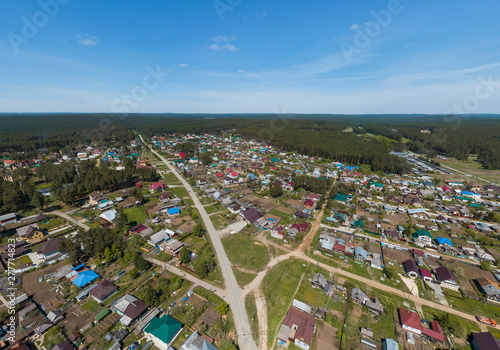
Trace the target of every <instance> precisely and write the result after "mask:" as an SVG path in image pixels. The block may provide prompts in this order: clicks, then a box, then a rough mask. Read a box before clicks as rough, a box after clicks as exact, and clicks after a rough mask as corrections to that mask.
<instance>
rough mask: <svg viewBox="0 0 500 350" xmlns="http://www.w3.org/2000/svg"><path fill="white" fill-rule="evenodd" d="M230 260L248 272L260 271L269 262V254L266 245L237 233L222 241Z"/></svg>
mask: <svg viewBox="0 0 500 350" xmlns="http://www.w3.org/2000/svg"><path fill="white" fill-rule="evenodd" d="M222 245H223V246H224V250H225V251H226V254H227V257H228V258H229V260H230V261H231V262H232V263H233V264H235V265H238V266H239V267H242V268H245V269H248V270H259V269H262V268H264V267H265V266H266V265H267V263H268V262H269V254H268V253H267V249H266V247H265V246H264V245H262V244H260V243H259V242H257V241H255V240H253V239H251V238H250V237H248V236H246V235H244V234H241V233H236V234H234V235H232V236H229V237H228V238H225V239H223V240H222Z"/></svg>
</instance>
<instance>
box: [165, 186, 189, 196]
mask: <svg viewBox="0 0 500 350" xmlns="http://www.w3.org/2000/svg"><path fill="white" fill-rule="evenodd" d="M170 190H171V191H172V192H173V193H174V194H175V195H176V196H177V197H179V198H184V197H189V193H188V191H187V190H186V189H185V188H184V187H172V188H170Z"/></svg>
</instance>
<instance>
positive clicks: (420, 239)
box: [413, 229, 433, 247]
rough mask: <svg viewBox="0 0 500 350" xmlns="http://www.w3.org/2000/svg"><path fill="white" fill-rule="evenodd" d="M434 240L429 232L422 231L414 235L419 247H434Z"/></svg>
mask: <svg viewBox="0 0 500 350" xmlns="http://www.w3.org/2000/svg"><path fill="white" fill-rule="evenodd" d="M432 240H433V237H432V235H431V234H430V232H429V231H426V230H422V229H420V230H417V231H415V232H414V233H413V241H414V242H415V244H416V245H418V246H421V247H425V246H432Z"/></svg>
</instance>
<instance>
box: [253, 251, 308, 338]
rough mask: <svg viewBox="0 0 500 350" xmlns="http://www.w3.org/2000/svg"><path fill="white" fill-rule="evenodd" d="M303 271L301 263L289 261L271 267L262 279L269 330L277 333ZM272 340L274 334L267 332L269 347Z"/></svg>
mask: <svg viewBox="0 0 500 350" xmlns="http://www.w3.org/2000/svg"><path fill="white" fill-rule="evenodd" d="M305 269H306V268H305V266H304V262H303V261H301V260H294V259H290V260H286V261H283V262H281V263H279V264H278V265H276V266H275V267H273V268H272V269H271V270H270V271H269V273H268V274H267V275H266V277H264V280H263V281H262V288H263V290H264V296H265V298H266V300H267V317H268V328H269V329H274V330H276V332H277V331H278V329H279V328H278V327H279V323H280V322H281V320H282V318H283V316H284V315H285V313H286V311H287V310H288V307H289V306H290V304H291V301H292V297H293V294H294V292H295V290H296V288H297V286H298V285H299V281H300V278H301V276H302V274H303V272H304V271H305ZM274 338H275V333H274V332H269V333H268V338H267V341H268V345H269V346H270V345H271V344H272V343H273V341H274Z"/></svg>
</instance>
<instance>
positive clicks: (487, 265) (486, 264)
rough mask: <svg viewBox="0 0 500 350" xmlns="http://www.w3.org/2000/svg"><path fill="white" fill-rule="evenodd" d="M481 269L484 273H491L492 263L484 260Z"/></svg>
mask: <svg viewBox="0 0 500 350" xmlns="http://www.w3.org/2000/svg"><path fill="white" fill-rule="evenodd" d="M481 269H483V270H484V271H490V270H491V263H490V262H489V261H486V260H483V261H481Z"/></svg>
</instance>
